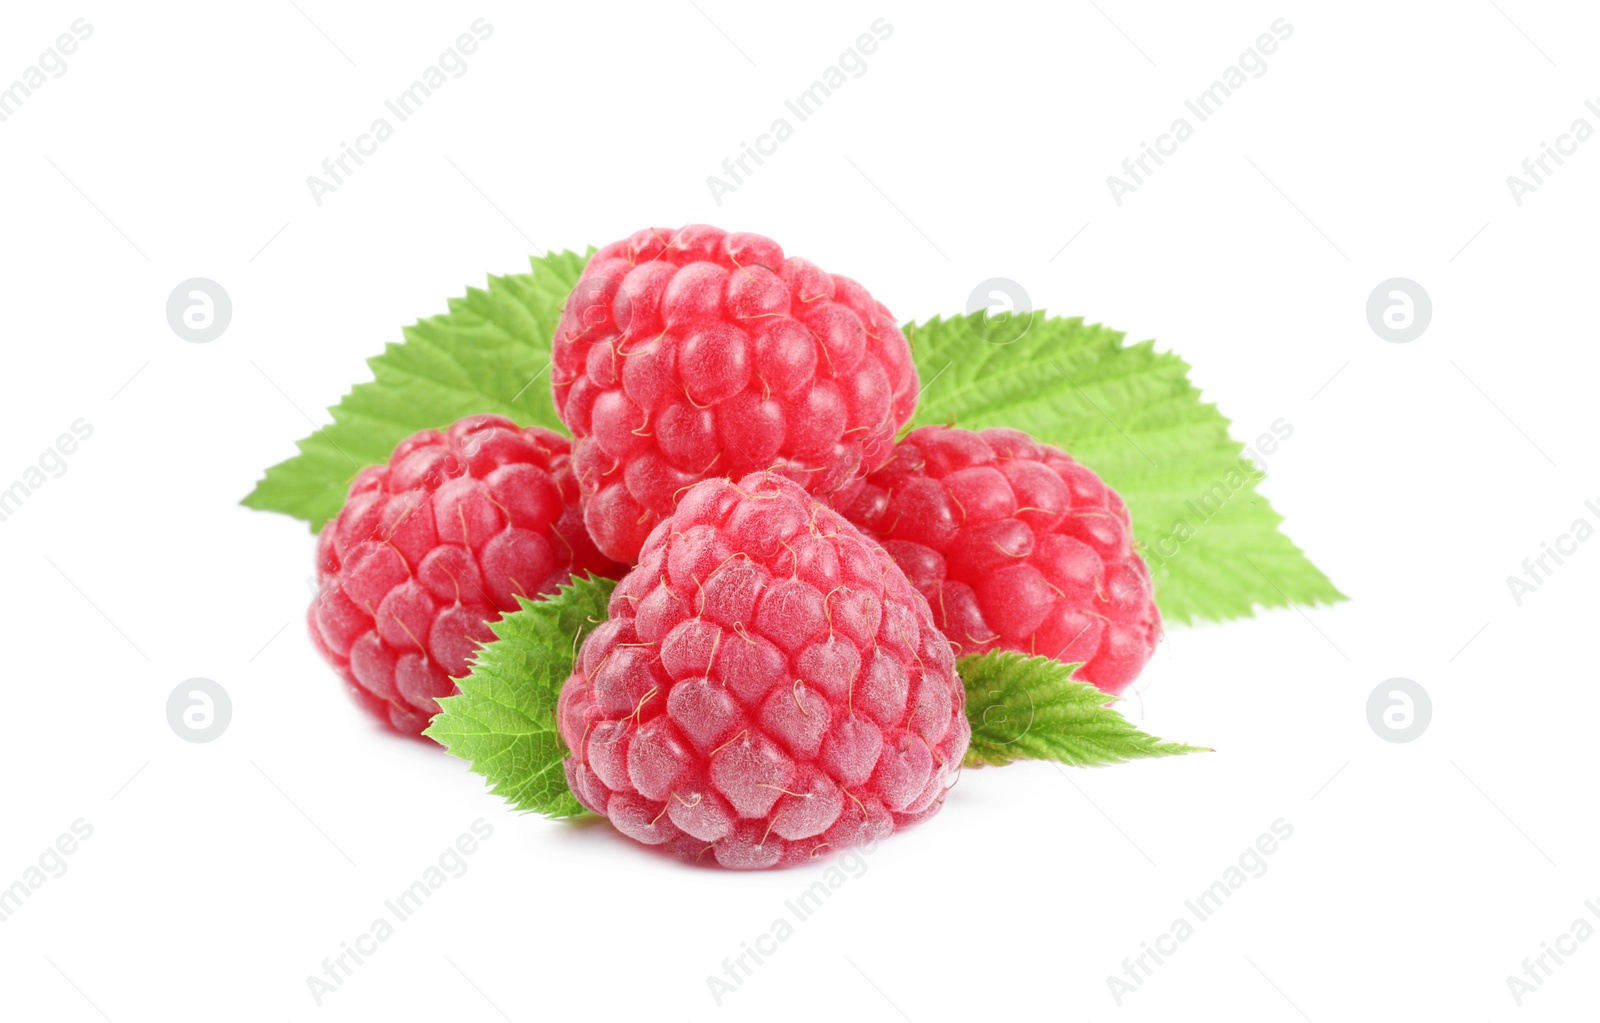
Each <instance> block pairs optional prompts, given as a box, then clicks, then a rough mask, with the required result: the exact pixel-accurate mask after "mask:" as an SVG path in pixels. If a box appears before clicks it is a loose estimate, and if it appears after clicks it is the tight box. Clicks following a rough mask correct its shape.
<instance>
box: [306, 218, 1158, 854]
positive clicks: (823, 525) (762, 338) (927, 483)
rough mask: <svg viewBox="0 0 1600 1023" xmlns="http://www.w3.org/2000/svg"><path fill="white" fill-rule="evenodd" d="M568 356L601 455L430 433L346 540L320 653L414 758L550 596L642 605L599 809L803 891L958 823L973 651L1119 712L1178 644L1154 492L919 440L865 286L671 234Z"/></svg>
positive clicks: (583, 660)
mask: <svg viewBox="0 0 1600 1023" xmlns="http://www.w3.org/2000/svg"><path fill="white" fill-rule="evenodd" d="M974 343H975V344H981V343H983V342H981V341H978V340H975V341H974ZM552 355H553V360H552V364H551V371H550V372H551V385H552V389H553V394H554V398H555V405H556V409H557V410H558V412H559V413H560V416H561V421H562V422H563V423H564V424H565V425H566V427H567V429H568V430H570V431H571V433H572V437H571V439H568V438H567V437H564V436H562V435H560V434H558V433H555V432H553V431H551V430H547V429H543V428H541V427H519V426H517V425H516V424H515V423H513V422H511V421H510V420H507V419H504V418H502V417H499V416H487V415H486V416H472V417H469V418H466V419H463V420H461V421H459V422H457V423H455V424H454V425H452V426H450V427H449V428H448V429H445V430H443V431H433V430H427V431H423V432H422V433H419V434H417V435H416V436H414V437H411V438H410V439H408V440H406V441H404V442H403V443H401V444H400V446H399V447H397V448H396V449H395V451H394V454H393V456H392V457H391V458H390V459H389V461H388V462H387V463H386V464H384V465H379V466H374V467H372V468H369V469H367V470H365V471H364V472H362V473H361V474H360V475H359V476H357V477H356V479H355V481H354V483H352V484H351V487H350V494H349V498H348V500H347V501H346V503H345V506H344V509H343V510H342V512H341V513H340V514H339V516H338V518H337V520H336V521H334V522H332V523H331V524H329V525H328V526H327V527H326V528H324V530H323V531H322V534H321V537H320V539H319V542H318V548H317V578H318V581H319V593H318V597H317V599H316V600H315V602H314V603H313V605H312V608H311V614H310V625H311V636H312V639H313V641H314V642H315V644H316V645H317V647H318V649H320V650H321V651H322V653H323V655H324V656H325V657H326V658H327V659H328V660H329V661H330V662H331V663H332V664H333V666H334V668H335V669H336V670H337V671H338V673H339V674H340V676H341V677H342V678H343V679H344V680H345V682H346V683H347V684H348V686H349V689H350V692H351V693H352V694H353V695H354V697H355V699H356V700H357V701H358V702H359V703H360V704H361V705H362V706H364V707H366V708H367V709H368V710H369V711H370V712H371V713H372V714H373V715H375V716H376V717H377V718H378V719H379V720H381V721H383V722H384V723H386V724H387V725H389V726H390V727H392V728H394V729H395V730H396V731H399V732H401V733H404V734H408V735H417V734H419V733H421V731H422V730H423V729H424V728H426V727H427V724H428V722H429V719H430V718H431V717H432V715H434V714H435V713H437V712H438V704H437V700H438V699H439V698H441V697H444V696H448V695H450V694H451V693H452V692H455V691H456V687H455V683H454V682H453V681H452V680H453V679H456V678H461V677H463V676H465V675H466V674H467V672H468V671H469V670H470V660H471V658H472V655H473V652H474V651H475V650H476V649H477V647H478V645H479V644H480V643H482V642H485V641H487V640H489V639H490V638H492V636H491V633H490V631H489V628H488V625H487V623H489V622H492V621H495V620H497V619H498V618H499V617H500V616H501V615H504V614H506V613H508V612H511V611H514V610H517V609H518V607H519V604H518V599H519V598H525V599H529V600H537V599H540V598H541V597H544V596H548V595H550V594H553V593H555V592H556V590H557V588H558V587H559V586H560V585H562V584H563V583H565V582H567V581H569V580H570V579H571V578H572V577H573V576H574V575H580V576H581V575H585V574H591V575H595V576H601V577H607V578H612V579H617V580H620V581H619V582H618V583H617V586H616V589H615V591H614V592H613V594H612V597H611V601H610V608H609V618H608V620H607V621H606V622H605V623H603V624H600V625H598V626H597V627H595V628H593V629H592V630H590V631H589V632H588V633H587V635H586V638H585V639H584V640H583V643H582V646H581V648H580V649H579V651H578V654H577V657H576V660H575V662H574V664H573V668H572V674H571V676H570V677H569V678H568V680H567V682H566V685H565V686H564V688H563V689H562V692H561V698H560V705H559V708H558V712H557V718H558V722H557V723H558V725H559V728H560V732H561V736H562V739H563V741H564V742H565V744H566V746H567V749H568V751H569V752H568V755H567V758H566V761H565V769H566V776H567V782H568V784H569V785H570V787H571V789H572V791H573V793H574V794H575V795H576V796H577V798H578V800H579V801H580V802H581V803H582V804H583V805H584V806H586V807H587V808H589V809H590V810H592V811H594V812H595V813H598V814H602V815H604V816H606V817H607V818H609V819H610V821H611V823H612V824H613V825H614V826H615V827H616V828H617V830H619V831H621V832H622V833H623V834H625V835H627V836H629V837H630V838H633V839H635V840H637V841H639V842H642V843H645V844H647V845H657V846H661V847H663V848H665V849H667V850H670V851H671V852H673V853H676V854H678V855H680V856H682V857H684V858H685V859H688V860H691V861H696V862H702V863H705V862H715V863H716V864H719V865H721V866H723V867H731V868H760V867H771V866H778V865H786V864H791V863H796V862H799V861H803V860H808V859H811V858H813V857H817V856H821V855H825V854H827V853H829V852H833V851H837V850H840V849H844V848H847V847H850V846H854V845H860V844H863V843H868V842H872V841H875V840H876V839H878V838H881V837H883V836H886V835H888V834H890V833H892V832H894V831H896V830H898V829H900V828H904V827H907V826H910V825H912V824H915V823H918V822H919V821H922V820H923V819H925V818H927V817H929V816H931V815H932V814H934V813H935V812H937V811H938V809H939V807H940V806H941V805H942V803H943V800H944V793H945V791H946V789H947V788H948V787H949V786H950V785H951V784H952V782H953V780H954V777H955V774H956V772H957V770H958V769H959V767H960V765H961V762H962V757H963V756H964V754H965V753H966V749H967V744H968V741H969V738H970V735H971V732H970V728H969V726H968V722H967V718H966V713H965V696H964V690H963V688H962V685H961V681H960V679H959V678H958V677H957V676H956V671H955V660H956V658H957V657H959V656H962V655H967V654H974V653H981V652H984V651H988V650H995V649H1004V650H1015V651H1020V652H1022V653H1025V654H1034V655H1040V656H1045V657H1053V658H1058V659H1060V660H1062V661H1065V662H1072V663H1081V664H1082V665H1083V667H1082V668H1081V669H1079V672H1078V677H1080V678H1082V679H1085V680H1086V681H1089V682H1092V683H1094V684H1095V685H1097V686H1099V687H1100V688H1101V689H1102V690H1104V691H1105V692H1107V693H1109V694H1115V693H1119V692H1121V691H1122V690H1123V689H1124V688H1126V687H1127V686H1128V685H1129V683H1131V682H1132V681H1133V679H1134V678H1135V677H1136V676H1137V675H1138V674H1139V671H1140V669H1141V668H1142V667H1143V666H1144V664H1145V662H1146V661H1147V660H1149V658H1150V655H1151V653H1152V652H1153V651H1154V649H1155V645H1156V642H1157V639H1158V636H1159V633H1160V628H1161V622H1160V616H1159V614H1158V612H1157V610H1156V606H1155V601H1154V598H1153V594H1152V589H1151V584H1150V575H1149V571H1148V569H1147V568H1146V566H1145V563H1144V561H1143V559H1141V558H1140V556H1139V555H1138V553H1137V552H1136V551H1135V549H1134V546H1133V538H1132V529H1131V523H1130V520H1129V516H1128V509H1127V507H1126V506H1125V505H1124V504H1123V502H1122V499H1121V498H1119V497H1118V496H1117V494H1116V492H1115V491H1113V490H1111V489H1110V488H1109V487H1107V486H1106V485H1105V484H1104V483H1103V482H1101V480H1100V479H1099V477H1098V476H1096V475H1095V474H1094V472H1092V471H1091V470H1090V469H1088V468H1087V467H1085V466H1082V465H1079V464H1078V463H1077V462H1074V461H1073V460H1072V458H1071V456H1069V455H1068V454H1067V453H1066V452H1064V451H1061V450H1059V449H1057V448H1054V447H1050V446H1048V445H1045V444H1041V443H1039V442H1037V441H1035V440H1033V439H1032V438H1030V437H1028V436H1027V435H1026V434H1023V433H1021V432H1019V431H1016V430H1006V429H990V430H982V431H977V432H973V431H969V430H963V429H959V428H956V427H954V426H928V427H922V428H920V429H916V430H912V431H911V432H910V433H908V434H906V435H905V436H904V437H902V438H900V439H899V440H898V441H896V439H895V438H896V435H897V434H898V433H899V432H900V430H901V428H902V427H903V426H904V425H905V424H906V422H907V421H908V420H909V419H910V418H911V416H912V413H913V412H914V411H915V406H916V400H917V395H918V387H919V384H918V380H917V372H916V369H915V367H914V365H913V363H912V357H911V348H910V346H909V345H908V344H907V342H906V338H905V335H903V334H902V333H901V331H900V328H899V326H898V325H897V323H896V321H895V319H894V317H893V316H891V315H890V313H889V311H888V310H887V309H885V308H884V306H883V305H882V303H880V302H878V301H876V300H875V299H874V298H873V297H872V296H871V295H870V294H868V293H867V290H866V289H865V288H863V287H862V286H861V285H859V284H857V283H856V282H855V281H853V280H850V279H849V278H848V277H841V276H839V275H837V274H829V273H826V272H825V271H823V270H822V269H821V268H820V267H818V266H816V265H815V264H813V263H810V262H807V261H806V260H804V259H800V258H799V257H796V256H785V255H784V253H783V250H782V249H781V248H779V246H778V244H777V243H776V242H774V241H771V240H770V239H768V238H764V237H762V236H760V235H756V234H748V233H741V232H735V233H727V232H724V231H721V230H718V229H717V228H714V227H707V226H703V225H694V226H690V227H685V228H682V229H679V230H670V229H659V228H651V229H647V230H643V231H640V232H638V233H637V234H634V235H632V236H631V237H629V238H625V239H623V240H622V241H618V242H614V243H612V244H610V245H607V246H606V247H605V248H602V249H600V250H599V251H598V252H596V253H595V255H594V256H593V258H592V259H590V261H589V263H588V266H587V268H586V269H585V270H584V272H583V275H582V277H581V278H580V280H579V281H578V284H577V286H576V287H575V288H574V290H573V292H572V295H571V296H570V298H569V299H568V301H567V303H566V305H565V307H564V309H563V312H562V316H561V322H560V324H559V325H558V326H557V328H556V332H555V337H554V341H553V349H552Z"/></svg>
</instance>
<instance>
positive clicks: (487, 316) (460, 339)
mask: <svg viewBox="0 0 1600 1023" xmlns="http://www.w3.org/2000/svg"><path fill="white" fill-rule="evenodd" d="M587 261H588V256H587V255H584V254H581V253H576V252H554V253H551V254H550V255H548V256H544V257H542V258H537V259H534V260H533V261H532V263H533V266H532V269H531V270H530V272H528V273H525V274H510V275H507V276H504V277H490V278H489V285H488V288H487V289H479V288H469V289H467V294H466V295H465V296H464V297H461V298H454V299H451V300H450V303H449V307H450V311H449V312H448V313H445V314H443V315H441V316H433V317H430V318H428V319H426V320H419V321H418V322H417V323H416V324H414V325H413V326H410V327H407V328H406V329H405V330H404V331H403V332H402V333H403V334H404V336H405V342H404V343H403V344H390V345H388V346H387V347H386V348H385V349H384V351H383V354H381V355H377V356H374V357H373V358H372V359H369V360H368V363H367V364H368V365H369V366H371V367H372V375H373V379H372V380H371V381H369V382H367V383H363V384H357V385H356V386H355V387H354V388H353V389H351V391H350V393H349V394H347V395H345V397H344V399H343V400H341V401H340V402H339V404H337V405H335V406H333V408H331V409H330V410H329V411H330V412H332V413H333V422H332V423H331V424H329V425H328V426H324V427H323V428H322V429H320V430H318V431H317V432H316V433H313V434H312V435H311V436H309V437H307V438H305V439H304V440H302V441H300V442H299V445H298V446H299V448H300V453H299V454H298V455H296V456H294V457H293V458H290V459H288V460H287V461H284V462H280V463H278V464H277V465H274V466H273V467H272V468H270V469H268V470H267V472H266V476H265V478H263V479H262V480H261V482H259V483H258V484H256V488H255V489H254V490H253V491H251V492H250V495H249V496H248V497H246V498H245V499H244V503H245V504H246V505H247V506H249V507H251V508H259V509H261V510H263V511H278V512H283V513H285V514H287V515H293V516H295V517H296V518H301V519H305V520H306V521H308V522H309V523H311V528H312V529H313V530H316V529H321V528H322V523H323V522H325V521H327V520H328V519H330V518H332V517H334V516H335V515H337V514H338V513H339V509H340V508H341V507H343V506H344V498H345V492H346V491H347V489H348V488H349V486H350V480H351V479H352V478H354V476H355V474H356V473H357V472H359V471H360V470H361V469H362V468H364V467H366V466H368V465H372V464H374V463H377V462H382V461H383V460H385V459H386V458H388V457H389V454H390V452H392V451H393V450H394V447H395V445H396V444H398V443H400V442H401V441H402V440H405V439H406V438H407V437H409V436H411V435H412V434H413V433H416V432H417V431H418V430H425V429H429V428H437V427H442V426H448V425H449V424H450V423H452V422H454V421H455V420H457V419H460V418H461V417H462V416H467V415H475V414H478V413H497V414H499V415H503V416H506V417H508V418H510V419H512V420H515V421H516V422H518V423H520V424H522V425H524V426H535V425H536V426H547V427H549V428H550V429H552V430H560V431H562V432H565V430H564V428H563V427H562V425H561V420H560V419H559V418H558V417H557V416H556V412H555V407H554V404H553V402H552V401H551V397H550V383H549V379H548V378H547V377H546V376H545V375H544V374H545V372H546V371H547V370H548V368H549V365H550V338H551V336H552V335H553V334H554V333H555V326H556V322H557V321H558V320H559V319H560V316H561V305H562V303H563V302H565V301H566V298H567V295H568V293H570V292H571V291H572V286H573V285H574V284H575V283H577V280H578V275H579V274H580V273H582V272H583V266H584V263H586V262H587Z"/></svg>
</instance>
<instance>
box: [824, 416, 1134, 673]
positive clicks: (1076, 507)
mask: <svg viewBox="0 0 1600 1023" xmlns="http://www.w3.org/2000/svg"><path fill="white" fill-rule="evenodd" d="M841 510H842V511H843V512H844V514H845V517H846V518H848V519H849V520H850V521H851V522H853V523H855V524H856V525H857V526H859V527H860V528H861V530H862V532H864V533H866V534H867V535H868V536H871V537H872V538H874V539H876V540H877V541H879V542H880V543H882V544H883V546H884V548H885V549H886V550H888V552H889V553H890V554H891V555H892V556H893V557H894V560H895V562H896V563H897V564H898V565H899V566H900V567H901V568H902V569H904V570H905V573H906V575H907V577H908V578H910V580H911V582H912V585H914V586H916V588H917V589H918V590H919V591H921V593H922V595H923V596H924V597H926V598H928V603H929V604H930V605H932V607H933V612H934V618H935V620H936V621H937V622H938V623H939V626H940V627H941V628H942V629H943V630H944V632H945V634H946V635H947V636H949V637H950V642H951V643H952V644H953V645H954V646H955V647H956V650H957V652H958V654H971V653H979V652H981V651H984V650H989V649H992V648H994V647H1003V648H1005V649H1008V650H1018V651H1021V652H1022V653H1025V654H1040V655H1044V656H1047V657H1054V658H1056V659H1058V660H1062V661H1068V662H1081V663H1082V664H1083V667H1082V668H1081V669H1080V670H1079V673H1078V677H1080V678H1083V679H1086V680H1087V681H1090V682H1093V683H1094V684H1095V685H1097V686H1099V687H1100V688H1101V689H1103V690H1104V691H1106V692H1107V693H1112V694H1115V693H1119V692H1121V691H1122V690H1123V689H1125V688H1127V686H1128V683H1130V682H1132V681H1133V680H1134V678H1135V677H1136V676H1138V674H1139V669H1141V668H1143V667H1144V664H1145V662H1146V661H1148V660H1149V659H1150V655H1151V654H1152V653H1154V652H1155V648H1156V642H1157V640H1158V639H1159V638H1160V635H1161V615H1160V612H1158V611H1157V610H1156V604H1155V598H1154V596H1153V594H1152V592H1151V586H1150V570H1149V569H1148V568H1146V567H1145V563H1144V559H1143V558H1141V557H1139V555H1138V553H1137V552H1136V551H1135V550H1134V549H1133V544H1132V536H1133V525H1132V521H1131V520H1130V519H1129V517H1128V507H1127V505H1125V504H1123V503H1122V498H1120V497H1118V496H1117V492H1116V491H1114V490H1112V489H1111V488H1110V487H1108V486H1106V485H1105V484H1104V483H1102V482H1101V481H1100V477H1098V476H1096V475H1095V474H1094V472H1093V471H1092V470H1090V469H1089V468H1087V467H1086V466H1082V465H1079V464H1078V463H1077V462H1074V461H1073V460H1072V458H1071V457H1070V456H1069V455H1067V453H1066V452H1064V451H1061V450H1059V449H1057V448H1053V447H1050V446H1048V445H1045V444H1040V443H1038V442H1037V441H1035V440H1034V439H1033V438H1031V437H1029V436H1028V435H1027V434H1025V433H1022V432H1021V431H1018V430H1004V429H994V430H983V431H981V432H978V433H973V432H972V431H970V430H960V429H956V428H955V427H943V426H925V427H922V428H921V429H917V430H913V431H912V432H911V433H910V434H909V435H908V436H907V437H906V438H905V439H904V440H902V441H901V442H900V443H899V444H898V445H896V447H895V453H894V457H893V458H891V459H890V460H889V463H888V464H887V465H885V466H884V467H883V468H882V469H879V470H878V471H877V472H875V473H873V474H872V475H870V476H869V477H867V481H866V484H865V486H864V487H863V488H862V490H861V491H860V493H859V494H858V495H857V496H856V498H855V500H854V501H853V502H852V503H851V504H850V505H849V506H848V507H843V508H841Z"/></svg>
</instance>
